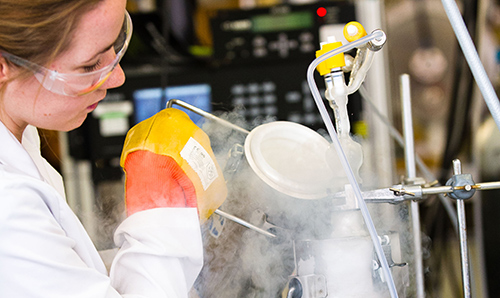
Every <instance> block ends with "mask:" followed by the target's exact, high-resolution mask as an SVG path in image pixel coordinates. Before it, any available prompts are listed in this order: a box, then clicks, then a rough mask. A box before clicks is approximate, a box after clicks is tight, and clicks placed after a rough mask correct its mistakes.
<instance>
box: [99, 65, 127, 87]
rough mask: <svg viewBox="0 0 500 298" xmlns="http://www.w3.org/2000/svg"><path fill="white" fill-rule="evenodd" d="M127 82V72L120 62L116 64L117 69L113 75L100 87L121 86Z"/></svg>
mask: <svg viewBox="0 0 500 298" xmlns="http://www.w3.org/2000/svg"><path fill="white" fill-rule="evenodd" d="M123 83H125V73H124V72H123V69H122V68H121V66H120V64H118V65H116V67H115V69H113V71H112V72H111V75H110V76H109V78H108V79H107V80H106V82H105V83H104V84H103V85H102V86H101V88H100V89H112V88H117V87H120V86H121V85H123Z"/></svg>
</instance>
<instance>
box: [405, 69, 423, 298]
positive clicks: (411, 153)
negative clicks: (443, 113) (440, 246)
mask: <svg viewBox="0 0 500 298" xmlns="http://www.w3.org/2000/svg"><path fill="white" fill-rule="evenodd" d="M400 91H401V106H402V113H403V132H404V141H405V165H406V176H407V178H408V179H413V178H416V177H417V170H416V163H415V146H414V142H413V118H412V115H411V111H412V109H411V92H410V76H409V75H408V74H403V75H401V76H400ZM410 212H411V224H412V230H413V246H414V251H415V260H414V261H415V279H416V285H417V298H424V297H425V287H424V265H423V260H422V236H421V235H420V211H419V206H418V203H417V202H415V201H411V202H410Z"/></svg>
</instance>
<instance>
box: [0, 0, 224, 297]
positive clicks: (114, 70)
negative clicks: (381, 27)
mask: <svg viewBox="0 0 500 298" xmlns="http://www.w3.org/2000/svg"><path fill="white" fill-rule="evenodd" d="M125 5H126V0H38V1H33V0H0V144H1V145H0V297H11V298H14V297H15V298H24V297H26V298H28V297H29V298H31V297H44V298H58V297H82V298H83V297H85V298H87V297H88V298H100V297H103V298H104V297H187V293H188V291H189V289H190V287H191V285H192V283H193V282H194V280H195V278H196V276H197V274H198V272H199V270H200V268H201V264H202V246H201V235H200V229H199V219H200V218H201V219H202V220H204V219H206V218H207V217H208V216H209V215H210V214H211V212H212V211H213V210H214V209H215V208H217V207H218V206H219V205H220V204H221V203H222V201H223V200H224V198H225V186H224V185H223V182H222V183H221V182H220V181H221V179H220V178H221V174H220V169H219V168H218V165H217V163H216V162H215V161H214V160H213V159H211V157H213V153H212V152H211V150H210V146H209V144H208V139H207V138H206V135H204V134H203V133H202V132H201V131H200V130H199V129H197V128H196V126H194V124H192V122H190V121H189V119H187V118H186V116H185V114H182V113H181V112H179V111H177V110H175V111H173V110H165V111H163V112H161V113H159V114H157V115H155V116H154V117H153V118H151V119H148V120H146V121H144V122H142V123H140V124H139V125H137V126H136V127H134V128H133V129H131V131H130V132H129V136H128V137H127V141H126V144H125V146H124V154H123V155H122V165H123V166H124V169H125V171H126V174H127V179H126V193H125V197H126V198H125V200H126V205H127V209H128V214H129V217H128V218H127V219H125V220H124V222H123V223H122V224H121V225H120V226H119V227H118V229H117V231H116V233H115V237H114V240H115V243H116V244H117V245H118V246H119V247H120V250H119V252H118V254H117V256H116V257H115V259H114V261H113V264H112V266H111V269H110V272H109V275H108V272H107V270H106V268H105V266H104V265H103V262H102V261H101V259H100V257H99V255H98V252H97V251H96V249H95V247H94V245H93V244H92V242H91V240H90V238H89V237H88V235H87V233H86V232H85V230H84V228H83V227H82V225H81V224H80V222H79V221H78V219H77V217H76V216H75V215H74V213H73V212H72V211H71V210H70V208H69V206H68V205H67V203H66V201H65V195H64V188H63V184H62V179H61V177H60V176H59V175H58V174H57V172H56V171H55V170H54V169H53V168H52V167H51V166H50V165H49V164H48V163H47V162H46V161H45V160H44V159H43V158H42V157H41V156H40V149H39V147H40V142H39V138H38V134H37V130H36V127H39V128H43V129H50V130H61V131H69V130H71V129H74V128H77V127H78V126H80V125H81V124H82V122H83V121H84V120H85V118H86V117H87V115H88V113H90V112H92V111H93V110H94V109H95V108H96V106H97V104H98V103H99V101H101V100H102V99H103V98H104V97H105V95H106V89H108V88H114V87H118V86H120V85H121V84H123V82H124V73H123V71H122V69H121V68H120V66H119V64H118V63H119V61H120V59H121V57H122V56H123V54H124V53H125V51H126V49H127V46H128V42H129V40H130V36H131V34H132V23H131V20H130V17H129V16H128V14H127V13H126V11H125ZM179 125H180V126H179ZM172 144H174V145H172ZM187 144H190V145H189V146H188V145H187ZM186 147H189V148H190V150H191V151H189V150H188V149H189V148H188V149H186ZM186 152H187V153H186ZM196 153H200V154H201V156H202V158H197V156H198V155H196ZM198 157H199V156H198ZM190 158H191V160H190ZM193 159H194V161H195V162H193ZM204 164H207V165H208V166H207V167H205V168H206V169H211V170H213V171H208V175H205V176H203V175H202V174H203V169H204V168H203V167H201V168H200V165H204ZM197 166H198V167H197ZM214 173H215V175H214ZM205 174H206V173H205ZM207 177H208V178H207ZM214 181H215V182H214ZM200 185H201V186H200ZM214 185H215V186H216V187H215V190H214ZM174 207H175V208H174ZM178 207H186V208H178ZM196 207H198V208H196Z"/></svg>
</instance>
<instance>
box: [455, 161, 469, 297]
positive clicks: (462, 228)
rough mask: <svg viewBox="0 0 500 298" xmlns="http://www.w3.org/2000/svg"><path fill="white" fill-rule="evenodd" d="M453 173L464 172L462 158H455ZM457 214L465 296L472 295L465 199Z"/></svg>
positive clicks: (458, 201) (458, 206) (460, 202)
mask: <svg viewBox="0 0 500 298" xmlns="http://www.w3.org/2000/svg"><path fill="white" fill-rule="evenodd" d="M453 174H454V175H460V174H462V165H461V162H460V160H458V159H454V160H453ZM457 215H458V228H459V231H458V235H459V239H460V259H461V260H462V281H463V290H464V297H465V298H470V297H471V288H470V270H469V252H468V248H467V223H466V221H465V203H464V200H460V199H459V200H457Z"/></svg>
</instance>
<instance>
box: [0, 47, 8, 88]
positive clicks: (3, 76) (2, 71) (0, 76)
mask: <svg viewBox="0 0 500 298" xmlns="http://www.w3.org/2000/svg"><path fill="white" fill-rule="evenodd" d="M9 67H10V65H9V63H7V60H6V59H5V58H4V57H2V54H1V53H0V85H2V84H3V83H4V82H6V81H7V80H8V78H9V69H10V68H9Z"/></svg>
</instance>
